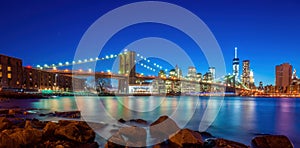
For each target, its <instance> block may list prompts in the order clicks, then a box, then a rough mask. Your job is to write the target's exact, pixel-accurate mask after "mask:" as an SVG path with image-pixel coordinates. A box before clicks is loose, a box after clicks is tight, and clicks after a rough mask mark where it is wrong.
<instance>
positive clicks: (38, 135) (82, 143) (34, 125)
mask: <svg viewBox="0 0 300 148" xmlns="http://www.w3.org/2000/svg"><path fill="white" fill-rule="evenodd" d="M19 147H32V148H34V147H45V148H64V147H65V148H73V147H84V148H85V147H87V148H97V147H98V144H97V143H96V142H95V132H94V131H93V130H92V129H91V128H90V127H89V126H88V124H87V123H86V122H83V121H71V120H62V121H59V122H58V123H55V122H43V121H39V120H37V119H33V120H22V119H18V118H6V117H0V148H19Z"/></svg>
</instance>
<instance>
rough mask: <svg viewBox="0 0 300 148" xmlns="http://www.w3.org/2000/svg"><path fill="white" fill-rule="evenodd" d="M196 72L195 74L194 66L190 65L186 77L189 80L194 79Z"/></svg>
mask: <svg viewBox="0 0 300 148" xmlns="http://www.w3.org/2000/svg"><path fill="white" fill-rule="evenodd" d="M196 74H197V72H196V68H195V67H193V66H190V67H189V68H188V74H187V78H188V79H189V80H195V79H196Z"/></svg>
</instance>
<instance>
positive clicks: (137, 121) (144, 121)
mask: <svg viewBox="0 0 300 148" xmlns="http://www.w3.org/2000/svg"><path fill="white" fill-rule="evenodd" d="M129 121H130V122H134V123H138V124H144V125H147V124H148V122H147V121H146V120H143V119H131V120H129Z"/></svg>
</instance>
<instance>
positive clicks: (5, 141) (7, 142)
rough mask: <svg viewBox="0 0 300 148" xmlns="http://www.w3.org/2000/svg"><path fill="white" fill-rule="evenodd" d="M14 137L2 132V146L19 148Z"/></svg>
mask: <svg viewBox="0 0 300 148" xmlns="http://www.w3.org/2000/svg"><path fill="white" fill-rule="evenodd" d="M19 147H20V145H18V144H17V143H16V142H15V140H14V139H12V138H11V137H9V136H8V135H7V134H6V133H0V148H19Z"/></svg>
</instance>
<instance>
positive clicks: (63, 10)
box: [0, 0, 300, 85]
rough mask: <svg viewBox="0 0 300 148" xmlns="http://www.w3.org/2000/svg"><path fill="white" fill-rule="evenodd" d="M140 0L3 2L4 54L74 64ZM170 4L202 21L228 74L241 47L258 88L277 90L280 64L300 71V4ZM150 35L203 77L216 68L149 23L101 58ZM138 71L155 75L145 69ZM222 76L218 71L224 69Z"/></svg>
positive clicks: (198, 0) (200, 0) (194, 0)
mask: <svg viewBox="0 0 300 148" xmlns="http://www.w3.org/2000/svg"><path fill="white" fill-rule="evenodd" d="M133 2H139V1H132V0H130V1H129V0H126V1H117V0H114V1H108V0H88V1H83V0H82V1H79V0H43V1H40V0H11V1H1V2H0V18H1V23H0V53H1V54H6V55H9V56H13V57H18V58H21V59H23V65H24V66H26V65H32V66H36V65H38V64H45V63H46V64H52V63H58V62H65V61H72V60H73V59H74V55H75V52H76V48H77V46H78V44H79V42H80V40H81V38H82V36H83V35H84V33H85V32H86V31H87V29H88V28H89V27H90V26H91V25H92V24H93V23H94V22H95V21H96V20H97V19H98V18H100V17H101V16H103V15H104V14H106V13H107V12H109V11H111V10H113V9H115V8H118V7H120V6H122V5H125V4H129V3H133ZM164 2H169V3H172V4H176V5H178V6H181V7H183V8H185V9H187V10H189V11H191V12H192V13H194V14H195V15H196V16H198V17H199V18H200V19H202V21H203V22H204V23H205V24H206V25H207V26H208V27H209V29H210V30H211V32H212V33H213V34H214V36H215V38H216V40H217V41H218V43H219V46H220V48H221V50H222V52H223V55H224V59H225V63H226V70H227V73H232V59H233V57H234V47H238V49H239V50H238V56H239V58H240V65H241V64H242V60H250V65H251V69H253V71H254V77H255V82H256V84H258V82H259V81H263V83H264V84H265V85H266V84H274V77H275V66H276V65H278V64H281V63H285V62H288V63H290V64H291V65H293V67H294V68H296V69H300V58H299V56H300V50H299V43H300V9H299V8H300V2H299V1H298V0H281V1H278V0H243V1H241V0H189V1H167V0H164ZM158 11H159V10H158ZM137 13H140V12H137ZM174 17H176V16H174ZM178 21H180V20H178ZM147 37H156V38H163V39H167V40H169V41H171V42H173V43H176V44H177V45H178V46H180V47H181V48H182V49H183V50H184V51H185V52H186V53H187V55H189V56H190V58H191V59H192V62H193V63H194V65H195V66H196V69H197V71H198V72H201V73H205V72H206V71H207V69H208V64H207V63H208V62H207V60H206V58H205V56H203V53H201V52H199V50H197V49H199V47H198V46H197V45H196V44H195V42H194V41H193V40H192V39H191V38H190V37H189V36H188V35H186V34H184V33H183V32H181V31H180V30H178V29H176V28H173V27H170V26H167V25H162V24H157V23H141V24H136V25H132V26H129V27H127V28H124V29H123V30H121V31H119V32H117V33H116V34H115V35H114V36H113V37H112V38H111V39H110V40H109V41H108V42H107V43H106V44H105V46H104V48H103V49H102V52H101V54H100V55H99V56H100V57H101V56H104V55H106V54H110V53H112V54H117V53H119V52H120V51H121V50H122V49H124V48H125V47H127V46H128V45H130V44H131V43H133V42H135V41H137V40H140V39H143V38H147ZM155 45H156V44H155ZM159 45H160V44H157V45H156V46H154V45H153V43H150V42H146V43H145V44H144V46H143V48H144V49H140V50H153V51H156V52H157V51H158V52H160V51H161V49H160V48H167V47H168V46H164V47H163V46H162V47H159ZM170 47H172V46H170ZM87 52H88V49H87ZM165 54H168V52H166V53H165ZM97 56H98V55H95V56H94V57H97ZM150 59H151V60H152V61H156V62H158V63H159V62H162V64H161V65H162V66H163V67H164V68H167V69H171V68H172V67H171V66H170V64H168V61H166V60H159V59H155V58H150ZM176 60H177V59H176ZM216 60H218V59H216ZM109 63H113V62H111V61H109V60H108V61H105V62H98V63H97V68H96V69H97V70H103V71H105V70H106V69H109V67H111V65H110V64H109ZM176 64H178V66H179V67H180V68H181V69H182V70H183V71H184V74H185V73H186V71H187V67H188V66H189V65H187V62H186V61H184V59H178V63H176ZM137 71H138V72H140V73H148V72H147V70H145V69H143V68H141V67H139V66H138V67H137ZM216 72H217V73H218V69H217V70H216ZM241 72H242V71H241V70H240V73H241ZM149 74H154V73H151V72H149Z"/></svg>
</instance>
